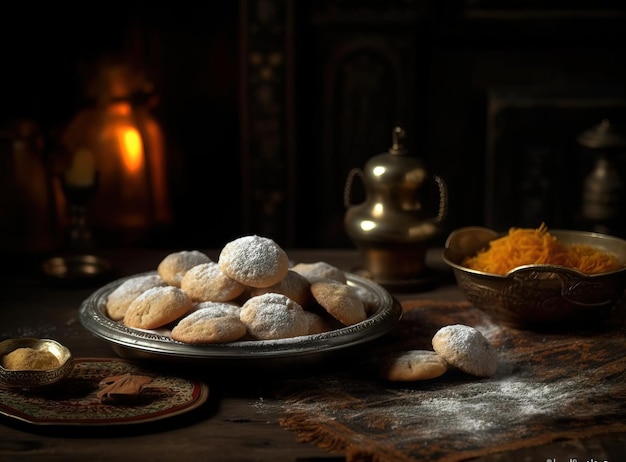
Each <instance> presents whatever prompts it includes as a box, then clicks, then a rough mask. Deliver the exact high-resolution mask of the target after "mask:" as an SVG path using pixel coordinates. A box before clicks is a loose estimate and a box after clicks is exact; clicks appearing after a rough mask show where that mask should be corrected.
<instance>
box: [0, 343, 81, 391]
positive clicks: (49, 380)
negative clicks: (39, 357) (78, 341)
mask: <svg viewBox="0 0 626 462" xmlns="http://www.w3.org/2000/svg"><path fill="white" fill-rule="evenodd" d="M18 348H32V349H34V350H43V351H48V352H50V353H52V354H53V355H54V356H55V357H56V358H57V359H58V360H59V363H60V366H59V367H56V368H54V369H45V370H39V369H19V370H18V369H5V368H4V367H3V366H2V362H1V361H0V384H2V385H5V386H9V387H24V388H31V387H42V386H46V385H51V384H54V383H57V382H60V381H61V380H63V379H64V378H65V377H67V375H68V374H69V373H70V372H71V371H72V368H73V366H74V361H73V358H72V354H71V352H70V350H69V349H68V348H67V347H65V346H63V345H61V344H60V343H59V342H57V341H55V340H50V339H38V338H32V337H21V338H14V339H8V340H4V341H2V342H0V358H2V357H3V356H4V355H7V354H9V353H11V352H12V351H14V350H17V349H18Z"/></svg>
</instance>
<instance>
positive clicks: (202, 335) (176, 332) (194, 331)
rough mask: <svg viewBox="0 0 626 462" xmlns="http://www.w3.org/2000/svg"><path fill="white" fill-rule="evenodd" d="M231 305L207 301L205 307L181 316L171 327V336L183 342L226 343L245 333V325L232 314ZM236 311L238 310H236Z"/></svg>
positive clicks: (237, 338)
mask: <svg viewBox="0 0 626 462" xmlns="http://www.w3.org/2000/svg"><path fill="white" fill-rule="evenodd" d="M232 308H233V306H232V305H228V304H226V303H220V302H207V303H206V304H205V308H202V309H199V310H196V311H194V312H192V313H190V314H188V315H186V316H185V317H183V318H182V319H181V320H180V321H179V322H178V324H176V325H175V326H174V328H173V329H172V333H171V337H172V338H173V339H174V340H177V341H179V342H184V343H194V344H198V343H228V342H234V341H236V340H239V339H240V338H242V337H243V336H245V335H246V332H247V330H246V326H245V324H244V323H243V322H241V320H240V319H239V316H236V315H234V314H233V310H232ZM237 313H238V312H237Z"/></svg>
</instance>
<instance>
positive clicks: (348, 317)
mask: <svg viewBox="0 0 626 462" xmlns="http://www.w3.org/2000/svg"><path fill="white" fill-rule="evenodd" d="M311 294H312V295H313V298H314V299H315V301H316V302H317V303H318V304H319V305H320V306H321V307H322V308H324V309H325V310H326V311H327V312H328V314H330V315H331V316H332V317H333V318H335V319H336V320H338V321H339V322H341V323H342V324H343V325H344V326H351V325H353V324H356V323H359V322H361V321H365V320H366V319H367V314H366V313H365V306H364V305H363V302H362V301H361V299H360V298H359V297H358V296H357V294H356V292H354V290H353V289H352V287H351V286H349V285H347V284H343V283H341V282H339V281H336V280H334V279H320V280H317V281H316V282H314V283H312V284H311Z"/></svg>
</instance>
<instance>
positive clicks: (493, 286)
mask: <svg viewBox="0 0 626 462" xmlns="http://www.w3.org/2000/svg"><path fill="white" fill-rule="evenodd" d="M550 234H552V235H553V236H555V237H556V238H557V239H558V240H559V241H560V242H562V243H564V244H584V245H589V246H592V247H595V248H597V249H599V250H601V251H604V252H609V253H612V254H614V255H615V256H616V257H617V259H618V260H619V262H620V263H621V264H622V267H621V269H619V270H617V271H611V272H606V273H600V274H583V273H581V272H579V271H577V270H574V269H572V268H567V267H564V266H559V265H524V266H520V267H517V268H514V269H513V270H511V271H509V272H508V273H507V274H506V275H497V274H491V273H485V272H482V271H477V270H473V269H469V268H466V267H465V266H463V265H462V262H463V261H464V260H465V258H466V257H470V256H473V255H475V254H476V253H477V252H478V251H479V250H481V249H483V248H485V247H487V246H488V244H489V242H490V241H491V240H493V239H497V238H499V237H502V236H503V235H504V234H501V233H497V232H496V231H493V230H491V229H488V228H482V227H465V228H460V229H458V230H455V231H453V232H452V233H450V235H449V236H448V240H447V241H446V245H445V249H444V251H443V261H444V262H445V263H446V264H448V265H449V266H450V267H451V268H452V270H453V272H454V275H455V277H456V280H457V283H458V285H459V287H460V288H461V290H462V291H463V293H464V294H465V297H466V298H467V299H468V301H469V302H471V303H472V304H473V305H474V306H475V307H477V308H480V309H481V310H482V311H484V312H485V313H487V314H488V315H489V316H490V317H491V318H492V319H493V320H494V321H496V322H498V323H500V324H503V325H506V326H508V327H513V328H518V329H531V330H546V329H548V330H563V329H565V330H567V329H569V328H572V327H592V326H595V327H599V326H601V325H603V324H606V323H607V322H610V320H611V318H612V316H613V315H614V314H615V313H616V307H618V306H620V304H618V302H619V301H620V300H622V299H623V297H624V290H625V288H626V241H624V240H623V239H620V238H617V237H614V236H609V235H605V234H599V233H592V232H586V231H571V230H550Z"/></svg>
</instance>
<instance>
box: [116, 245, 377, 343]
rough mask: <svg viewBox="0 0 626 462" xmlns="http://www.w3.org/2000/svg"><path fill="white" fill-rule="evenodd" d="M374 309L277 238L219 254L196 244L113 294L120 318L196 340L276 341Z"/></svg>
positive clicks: (329, 268) (332, 271)
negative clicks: (292, 257)
mask: <svg viewBox="0 0 626 462" xmlns="http://www.w3.org/2000/svg"><path fill="white" fill-rule="evenodd" d="M375 308H376V307H375V306H374V303H373V301H372V300H370V299H368V294H367V293H365V292H364V291H360V290H359V289H358V288H357V287H356V286H351V285H349V284H348V281H347V278H346V276H345V273H344V272H343V271H341V270H340V269H339V268H337V267H335V266H333V265H330V264H328V263H326V262H323V261H318V262H314V263H298V264H295V265H293V266H290V261H289V258H288V256H287V253H286V252H285V251H284V250H283V249H282V248H281V247H280V246H279V245H278V244H277V243H276V242H275V241H273V240H272V239H270V238H267V237H262V236H257V235H246V236H243V237H240V238H237V239H235V240H233V241H230V242H228V243H227V244H226V245H225V246H224V247H223V248H222V250H221V252H220V254H219V257H218V260H217V261H213V260H212V259H211V258H210V257H209V256H207V255H206V254H205V253H203V252H200V251H198V250H183V251H179V252H173V253H170V254H168V255H167V256H166V257H165V258H164V259H163V260H162V261H161V262H160V263H159V265H158V267H157V271H156V274H152V273H151V274H147V275H137V276H135V277H131V278H129V279H127V280H125V281H124V282H123V283H122V284H120V285H119V286H117V287H116V288H115V289H114V290H113V291H111V293H110V294H109V295H108V298H107V300H106V314H107V315H108V316H109V317H110V318H111V319H112V320H114V321H118V322H121V323H123V324H124V325H126V326H128V327H131V328H135V329H144V330H157V331H159V332H161V333H165V334H166V335H168V336H170V337H171V338H172V339H174V340H176V341H179V342H183V343H192V344H207V343H208V344H214V343H228V342H234V341H239V340H276V339H283V338H291V337H298V336H302V335H312V334H318V333H323V332H327V331H330V330H333V329H337V328H339V327H343V326H350V325H353V324H356V323H359V322H362V321H364V320H366V319H367V317H368V316H370V315H371V313H372V312H373V310H374V309H375Z"/></svg>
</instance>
